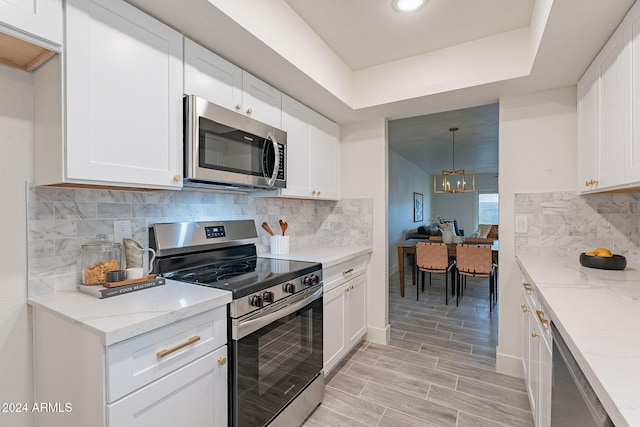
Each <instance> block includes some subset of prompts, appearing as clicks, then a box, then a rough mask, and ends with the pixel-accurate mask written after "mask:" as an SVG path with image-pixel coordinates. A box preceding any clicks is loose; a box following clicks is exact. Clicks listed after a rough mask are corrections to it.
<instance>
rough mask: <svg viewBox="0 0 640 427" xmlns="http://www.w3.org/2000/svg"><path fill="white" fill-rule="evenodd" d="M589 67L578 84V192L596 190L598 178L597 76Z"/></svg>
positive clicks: (593, 67)
mask: <svg viewBox="0 0 640 427" xmlns="http://www.w3.org/2000/svg"><path fill="white" fill-rule="evenodd" d="M595 68H596V67H595V66H591V67H589V69H588V70H587V71H586V73H585V74H584V76H582V78H581V79H580V82H578V185H577V189H578V192H581V193H582V192H587V191H590V190H594V189H596V188H597V184H595V183H594V180H597V178H598V170H597V156H598V150H599V147H598V139H597V136H596V117H597V106H598V92H599V91H598V84H597V82H598V75H597V74H596V69H595Z"/></svg>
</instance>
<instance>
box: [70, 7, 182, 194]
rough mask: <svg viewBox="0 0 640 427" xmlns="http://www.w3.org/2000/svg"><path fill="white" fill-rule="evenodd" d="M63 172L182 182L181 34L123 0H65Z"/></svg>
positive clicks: (74, 176)
mask: <svg viewBox="0 0 640 427" xmlns="http://www.w3.org/2000/svg"><path fill="white" fill-rule="evenodd" d="M66 18H67V38H66V39H67V45H66V60H67V62H66V70H67V76H66V83H67V100H66V107H67V108H66V124H67V128H66V131H67V139H66V155H67V158H66V175H67V178H68V180H70V181H80V182H86V181H91V182H96V183H105V182H111V183H115V184H116V185H118V184H121V185H125V186H144V187H163V188H180V187H181V186H182V177H181V174H182V95H183V94H182V83H183V78H182V36H181V35H180V34H179V33H178V32H176V31H174V30H172V29H171V28H169V27H167V26H166V25H164V24H162V23H161V22H159V21H157V20H155V19H153V18H151V17H150V16H148V15H146V14H145V13H143V12H142V11H140V10H138V9H136V8H134V7H133V6H131V5H129V4H127V3H125V2H124V1H116V0H114V1H108V0H68V1H67V16H66Z"/></svg>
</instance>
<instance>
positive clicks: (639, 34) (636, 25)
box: [623, 3, 640, 182]
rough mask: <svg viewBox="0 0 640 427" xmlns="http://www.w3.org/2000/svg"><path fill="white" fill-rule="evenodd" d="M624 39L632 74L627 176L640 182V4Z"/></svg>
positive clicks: (629, 20) (631, 14)
mask: <svg viewBox="0 0 640 427" xmlns="http://www.w3.org/2000/svg"><path fill="white" fill-rule="evenodd" d="M623 28H624V39H625V41H626V43H627V46H626V47H627V49H628V54H627V56H626V58H627V59H628V61H629V64H628V65H627V69H628V70H629V71H630V72H631V78H630V81H629V83H630V85H631V86H630V87H629V88H628V90H626V91H625V94H626V96H627V97H628V99H627V100H625V105H627V106H629V111H628V112H627V114H626V116H625V117H626V118H627V119H628V120H629V124H627V125H626V126H625V131H626V132H628V135H627V136H626V138H627V140H628V141H629V144H628V145H627V151H626V152H625V161H626V165H625V174H626V176H627V177H628V179H629V181H631V182H640V3H637V4H636V5H635V6H634V7H633V8H632V9H631V10H630V11H629V14H628V15H627V16H626V18H625V20H624V22H623Z"/></svg>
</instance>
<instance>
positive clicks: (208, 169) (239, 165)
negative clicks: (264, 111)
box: [184, 95, 287, 191]
mask: <svg viewBox="0 0 640 427" xmlns="http://www.w3.org/2000/svg"><path fill="white" fill-rule="evenodd" d="M286 158H287V133H286V132H284V131H282V130H280V129H277V128H275V127H273V126H269V125H267V124H265V123H262V122H259V121H257V120H254V119H252V118H251V117H247V116H245V115H243V114H240V113H236V112H235V111H231V110H227V109H226V108H223V107H221V106H219V105H216V104H212V103H210V102H208V101H207V100H205V99H202V98H199V97H197V96H194V95H187V96H185V97H184V185H185V186H186V187H200V188H212V189H225V190H239V191H256V190H265V189H267V190H269V189H276V188H286V186H287V163H286Z"/></svg>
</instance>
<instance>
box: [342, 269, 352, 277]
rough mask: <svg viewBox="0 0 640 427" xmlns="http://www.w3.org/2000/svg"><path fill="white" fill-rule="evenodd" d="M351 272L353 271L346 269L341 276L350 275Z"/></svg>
mask: <svg viewBox="0 0 640 427" xmlns="http://www.w3.org/2000/svg"><path fill="white" fill-rule="evenodd" d="M352 271H353V268H350V269H348V270H345V271H343V272H342V275H343V276H346V275H347V274H349V273H351V272H352Z"/></svg>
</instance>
